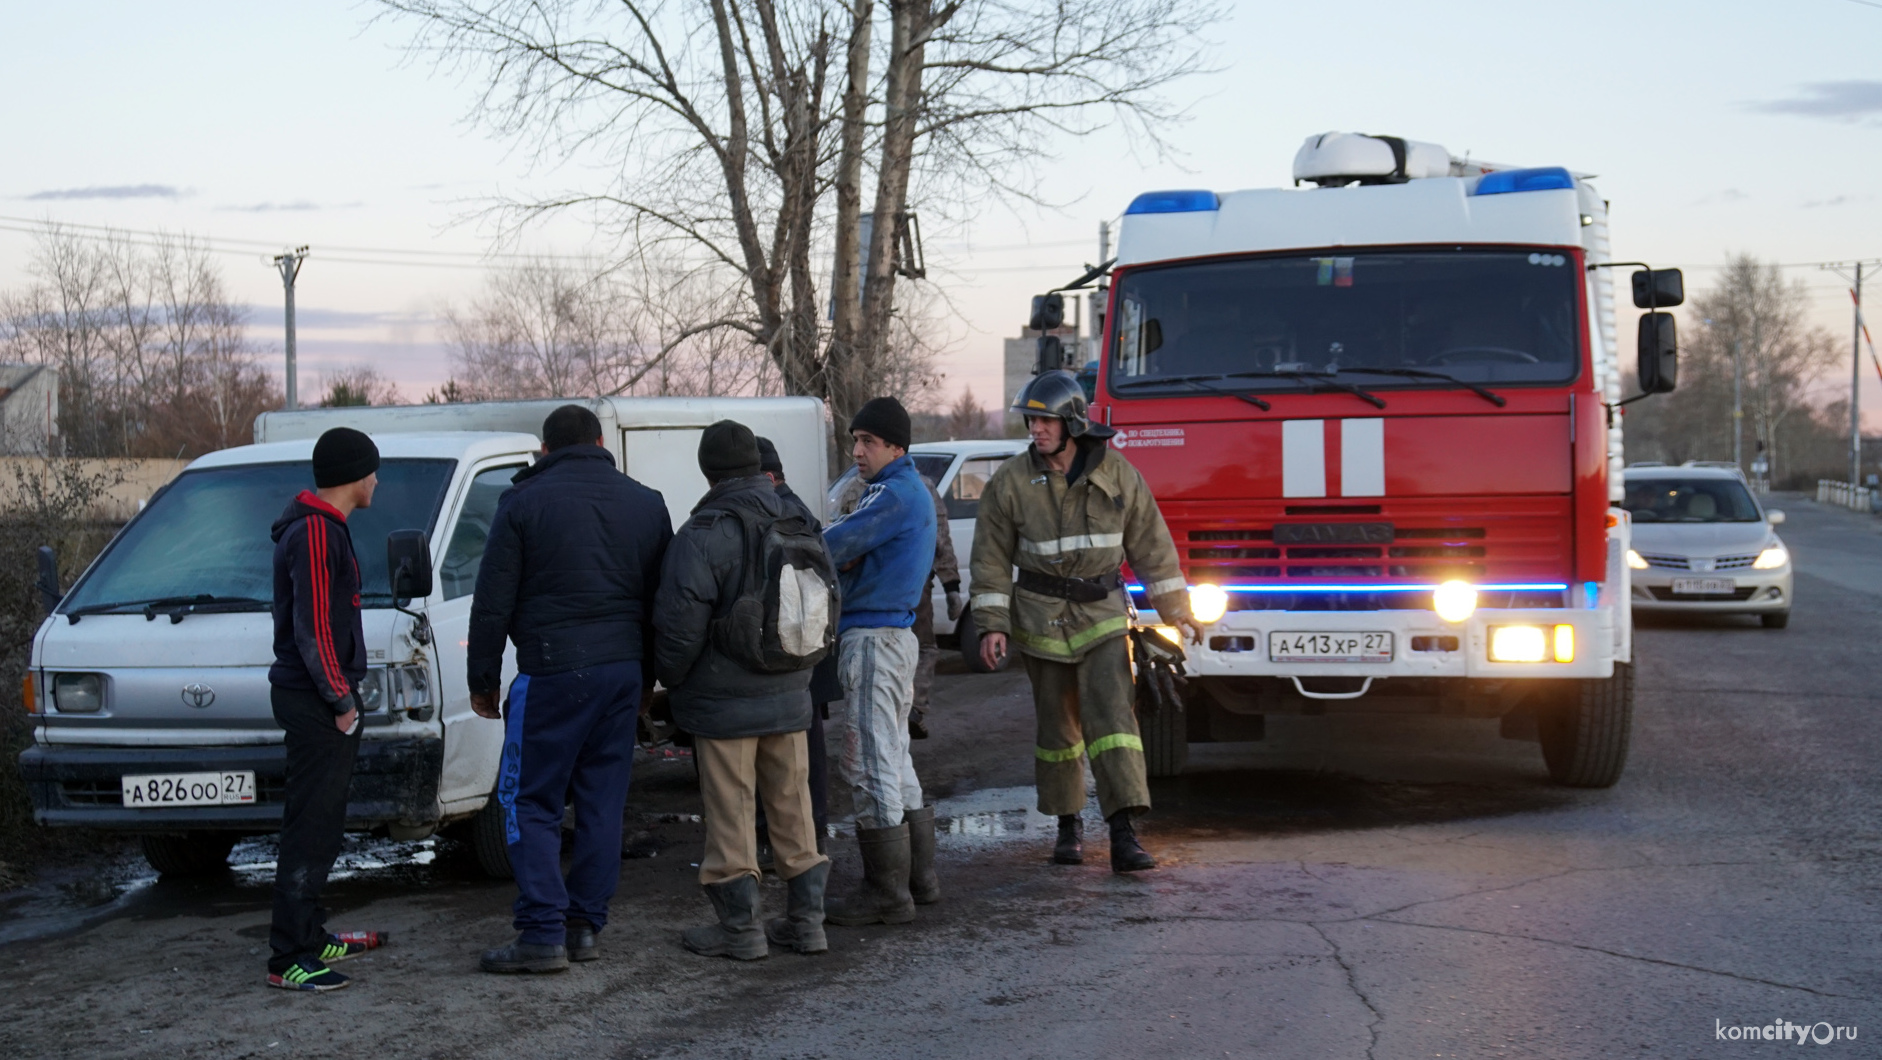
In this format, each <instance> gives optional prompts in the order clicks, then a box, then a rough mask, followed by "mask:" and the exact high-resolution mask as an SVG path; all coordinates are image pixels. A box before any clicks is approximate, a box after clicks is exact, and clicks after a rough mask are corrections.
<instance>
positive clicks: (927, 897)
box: [902, 806, 941, 905]
mask: <svg viewBox="0 0 1882 1060" xmlns="http://www.w3.org/2000/svg"><path fill="white" fill-rule="evenodd" d="M902 823H903V824H906V825H908V895H909V897H911V898H913V899H914V900H915V904H916V905H933V904H935V903H936V902H938V901H940V900H941V878H940V877H938V876H936V875H935V874H934V807H933V806H923V807H922V808H921V809H919V810H909V811H907V812H906V813H904V814H902Z"/></svg>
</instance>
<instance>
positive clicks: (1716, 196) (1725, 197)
mask: <svg viewBox="0 0 1882 1060" xmlns="http://www.w3.org/2000/svg"><path fill="white" fill-rule="evenodd" d="M1749 198H1751V196H1749V195H1747V194H1745V193H1744V192H1742V191H1739V190H1738V189H1737V188H1726V189H1725V190H1724V191H1717V192H1713V193H1712V194H1710V195H1706V196H1703V197H1701V198H1697V199H1694V200H1693V205H1694V206H1710V205H1712V204H1713V203H1715V202H1744V201H1745V200H1746V199H1749Z"/></svg>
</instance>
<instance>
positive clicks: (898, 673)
mask: <svg viewBox="0 0 1882 1060" xmlns="http://www.w3.org/2000/svg"><path fill="white" fill-rule="evenodd" d="M839 650H840V656H839V658H838V663H837V669H838V672H839V673H840V674H841V676H842V679H843V692H844V707H843V712H844V715H845V718H844V720H845V721H846V722H847V723H848V724H847V725H846V726H845V729H844V733H843V747H842V753H841V754H840V755H839V756H838V758H837V772H838V775H839V776H841V778H842V779H843V782H844V783H846V784H848V785H849V786H850V797H851V800H852V802H853V804H854V806H855V809H856V827H858V828H893V827H894V826H896V825H898V824H901V823H902V815H903V813H905V812H906V811H908V810H919V809H921V805H922V803H921V781H920V780H919V779H917V778H916V776H915V763H914V760H913V759H911V758H910V757H909V754H908V711H909V708H910V705H911V702H912V699H913V691H914V682H915V663H916V659H917V657H918V655H919V654H920V648H919V646H918V645H917V643H916V640H915V634H913V633H911V632H910V631H908V630H906V629H895V628H892V627H887V626H872V627H866V628H859V629H851V630H848V631H846V632H845V633H844V634H843V642H842V646H841V648H840V649H839Z"/></svg>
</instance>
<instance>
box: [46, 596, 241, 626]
mask: <svg viewBox="0 0 1882 1060" xmlns="http://www.w3.org/2000/svg"><path fill="white" fill-rule="evenodd" d="M268 602H269V601H267V600H258V599H256V598H255V597H252V596H217V595H215V594H214V593H196V594H195V595H193V596H157V597H152V598H150V599H148V600H119V601H116V602H115V603H109V604H88V605H86V606H84V607H75V608H73V609H72V610H70V611H67V612H66V613H65V617H66V620H67V621H68V622H72V623H76V622H77V621H78V620H79V619H81V618H83V617H85V616H86V615H103V614H108V613H110V612H112V611H121V610H123V609H125V608H127V607H141V608H143V609H144V618H145V619H147V620H151V619H155V618H156V617H157V616H158V615H159V614H168V615H169V616H170V621H171V622H173V623H174V622H181V621H183V616H184V615H186V614H189V613H190V612H192V611H195V610H197V609H198V608H201V607H205V606H216V605H225V604H226V605H233V604H240V605H243V606H254V605H257V604H262V605H265V604H267V603H268ZM169 608H182V609H183V610H181V611H170V610H168V609H169Z"/></svg>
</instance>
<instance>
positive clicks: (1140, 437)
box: [1111, 427, 1183, 449]
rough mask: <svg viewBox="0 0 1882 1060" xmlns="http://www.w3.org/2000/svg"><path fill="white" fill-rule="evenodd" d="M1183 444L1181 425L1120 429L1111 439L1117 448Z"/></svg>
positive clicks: (1155, 447)
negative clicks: (1133, 429) (1130, 429)
mask: <svg viewBox="0 0 1882 1060" xmlns="http://www.w3.org/2000/svg"><path fill="white" fill-rule="evenodd" d="M1182 444H1183V428H1181V427H1146V428H1143V429H1142V430H1136V431H1119V432H1117V435H1116V436H1115V437H1113V438H1112V439H1111V446H1112V447H1113V448H1115V449H1157V448H1162V447H1168V446H1176V445H1182Z"/></svg>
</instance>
